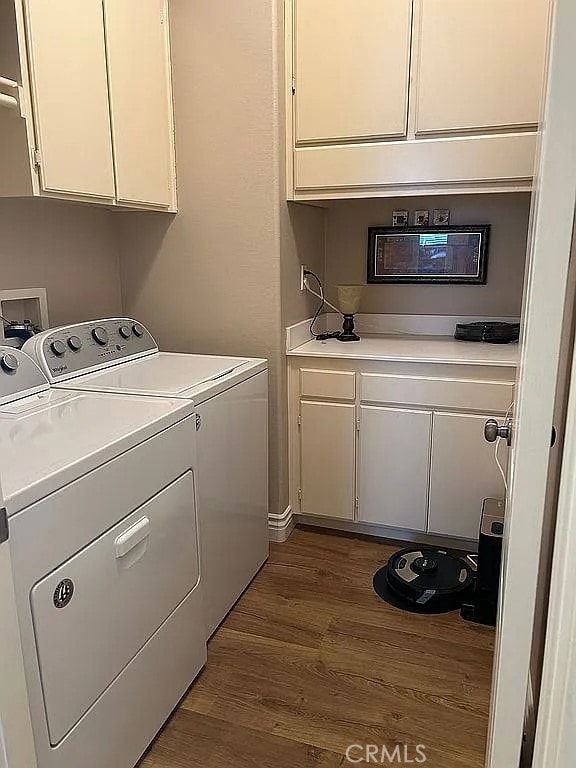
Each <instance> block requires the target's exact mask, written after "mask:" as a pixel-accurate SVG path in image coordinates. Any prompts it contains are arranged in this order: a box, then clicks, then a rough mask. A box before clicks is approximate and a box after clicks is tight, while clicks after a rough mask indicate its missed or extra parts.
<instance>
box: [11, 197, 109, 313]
mask: <svg viewBox="0 0 576 768" xmlns="http://www.w3.org/2000/svg"><path fill="white" fill-rule="evenodd" d="M0 233H1V237H0V288H1V289H11V288H46V289H47V292H48V309H49V313H50V323H51V325H62V324H64V323H72V322H76V321H79V320H91V319H94V318H97V317H106V316H110V315H116V314H118V313H120V312H121V293H120V272H119V259H118V242H117V233H116V229H115V226H114V222H113V214H112V213H110V212H109V211H107V210H103V209H99V208H95V207H91V206H87V205H86V206H83V205H80V204H75V203H68V202H66V203H64V202H60V201H55V200H34V199H29V200H7V199H4V200H0Z"/></svg>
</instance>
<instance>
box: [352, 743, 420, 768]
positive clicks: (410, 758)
mask: <svg viewBox="0 0 576 768" xmlns="http://www.w3.org/2000/svg"><path fill="white" fill-rule="evenodd" d="M346 760H347V761H348V762H349V763H351V764H353V765H367V764H368V765H369V764H372V765H422V764H423V763H425V762H426V761H427V757H426V747H425V746H424V744H417V745H416V746H412V745H410V744H396V745H395V746H393V747H389V746H387V745H385V744H350V746H349V747H347V749H346Z"/></svg>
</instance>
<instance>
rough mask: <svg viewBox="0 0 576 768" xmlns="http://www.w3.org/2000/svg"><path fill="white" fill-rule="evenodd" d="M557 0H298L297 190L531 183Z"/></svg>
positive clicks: (292, 76) (293, 89) (290, 24)
mask: <svg viewBox="0 0 576 768" xmlns="http://www.w3.org/2000/svg"><path fill="white" fill-rule="evenodd" d="M549 7H550V0H530V2H529V3H526V2H525V0H465V1H464V0H287V11H286V35H287V44H286V48H287V53H288V55H287V99H288V104H287V115H288V126H287V138H288V146H287V153H288V154H287V160H288V162H287V168H288V174H287V177H288V198H289V199H294V200H322V199H330V198H338V197H374V196H397V195H404V194H411V195H413V194H419V193H425V194H434V193H446V192H453V193H458V192H478V191H520V190H529V189H530V188H531V184H532V177H533V168H534V159H535V152H536V143H537V126H538V121H539V113H540V100H541V94H542V91H543V83H544V72H545V59H546V47H547V39H548V16H549Z"/></svg>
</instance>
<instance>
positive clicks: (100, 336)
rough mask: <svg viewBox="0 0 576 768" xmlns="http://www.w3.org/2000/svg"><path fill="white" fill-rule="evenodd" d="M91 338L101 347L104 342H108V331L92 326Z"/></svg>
mask: <svg viewBox="0 0 576 768" xmlns="http://www.w3.org/2000/svg"><path fill="white" fill-rule="evenodd" d="M92 338H93V339H94V341H95V342H96V343H97V344H100V346H102V347H103V346H104V345H105V344H108V331H107V330H106V329H105V328H100V327H98V328H94V330H93V331H92Z"/></svg>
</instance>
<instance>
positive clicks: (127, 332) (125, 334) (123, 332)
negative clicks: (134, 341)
mask: <svg viewBox="0 0 576 768" xmlns="http://www.w3.org/2000/svg"><path fill="white" fill-rule="evenodd" d="M118 333H119V334H120V336H122V338H123V339H129V338H130V336H132V329H131V328H129V327H128V326H127V325H121V326H120V328H118Z"/></svg>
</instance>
